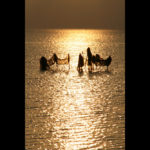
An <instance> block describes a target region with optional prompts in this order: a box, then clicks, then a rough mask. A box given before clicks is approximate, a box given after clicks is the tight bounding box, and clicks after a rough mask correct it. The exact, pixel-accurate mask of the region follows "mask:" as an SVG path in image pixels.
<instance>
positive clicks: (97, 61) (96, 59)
mask: <svg viewBox="0 0 150 150" xmlns="http://www.w3.org/2000/svg"><path fill="white" fill-rule="evenodd" d="M111 61H112V58H111V56H109V57H108V58H107V59H103V58H101V57H100V55H99V54H96V55H93V54H92V52H91V50H90V48H89V47H88V48H87V58H86V60H85V61H84V57H83V54H81V53H80V54H79V58H78V66H77V70H78V71H79V72H80V71H83V68H82V67H83V66H86V64H87V65H88V70H89V71H92V70H94V65H95V66H96V67H97V66H106V67H107V70H108V66H109V65H110V64H111ZM55 63H56V65H65V64H68V65H69V69H70V55H69V54H68V55H67V57H66V58H64V59H60V58H58V56H57V55H56V53H54V54H53V56H52V57H51V58H50V59H48V60H47V59H46V58H45V57H44V56H42V57H41V59H40V68H41V70H48V69H50V67H51V66H52V65H54V64H55Z"/></svg>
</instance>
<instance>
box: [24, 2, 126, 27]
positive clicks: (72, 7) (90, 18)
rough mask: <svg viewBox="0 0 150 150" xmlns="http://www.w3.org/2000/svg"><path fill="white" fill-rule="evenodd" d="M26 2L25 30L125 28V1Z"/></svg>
mask: <svg viewBox="0 0 150 150" xmlns="http://www.w3.org/2000/svg"><path fill="white" fill-rule="evenodd" d="M25 1H26V5H25V18H26V20H25V25H26V28H100V29H101V28H102V29H124V27H125V0H25Z"/></svg>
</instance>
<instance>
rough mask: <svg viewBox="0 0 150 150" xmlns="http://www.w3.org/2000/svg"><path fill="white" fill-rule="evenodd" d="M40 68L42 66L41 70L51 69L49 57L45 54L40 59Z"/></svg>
mask: <svg viewBox="0 0 150 150" xmlns="http://www.w3.org/2000/svg"><path fill="white" fill-rule="evenodd" d="M40 68H41V70H47V69H49V65H48V63H47V59H46V58H45V57H44V56H42V57H41V59H40Z"/></svg>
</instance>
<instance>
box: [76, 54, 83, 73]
mask: <svg viewBox="0 0 150 150" xmlns="http://www.w3.org/2000/svg"><path fill="white" fill-rule="evenodd" d="M83 66H84V58H83V56H82V55H81V53H80V54H79V59H78V67H77V70H78V71H83V69H82V67H83Z"/></svg>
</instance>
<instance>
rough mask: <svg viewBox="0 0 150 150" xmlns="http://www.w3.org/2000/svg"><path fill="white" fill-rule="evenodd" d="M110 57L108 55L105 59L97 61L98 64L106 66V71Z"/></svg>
mask: <svg viewBox="0 0 150 150" xmlns="http://www.w3.org/2000/svg"><path fill="white" fill-rule="evenodd" d="M111 61H112V58H111V56H109V57H108V58H107V59H100V60H99V63H100V66H107V71H108V66H109V65H110V64H111Z"/></svg>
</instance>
